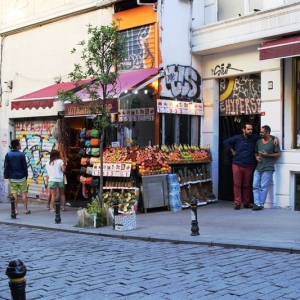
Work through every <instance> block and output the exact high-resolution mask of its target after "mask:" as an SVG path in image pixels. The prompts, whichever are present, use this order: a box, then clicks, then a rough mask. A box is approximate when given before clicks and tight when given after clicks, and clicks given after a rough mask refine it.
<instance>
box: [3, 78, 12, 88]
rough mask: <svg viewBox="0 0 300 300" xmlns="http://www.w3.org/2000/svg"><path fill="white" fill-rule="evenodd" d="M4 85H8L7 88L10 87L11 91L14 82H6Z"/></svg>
mask: <svg viewBox="0 0 300 300" xmlns="http://www.w3.org/2000/svg"><path fill="white" fill-rule="evenodd" d="M4 83H6V84H7V87H8V88H9V89H10V90H12V88H13V81H12V80H8V81H5V82H4Z"/></svg>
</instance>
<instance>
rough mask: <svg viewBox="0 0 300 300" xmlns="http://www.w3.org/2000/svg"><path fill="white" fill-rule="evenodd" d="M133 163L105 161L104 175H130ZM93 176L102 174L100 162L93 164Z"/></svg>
mask: <svg viewBox="0 0 300 300" xmlns="http://www.w3.org/2000/svg"><path fill="white" fill-rule="evenodd" d="M130 172H131V164H125V163H117V164H113V163H105V164H103V176H107V177H130ZM92 175H93V176H100V175H101V167H100V163H95V164H93V174H92Z"/></svg>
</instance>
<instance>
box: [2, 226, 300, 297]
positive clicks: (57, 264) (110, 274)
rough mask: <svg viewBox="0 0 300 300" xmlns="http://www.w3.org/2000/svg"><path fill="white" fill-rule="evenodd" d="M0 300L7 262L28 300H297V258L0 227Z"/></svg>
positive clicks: (5, 294)
mask: <svg viewBox="0 0 300 300" xmlns="http://www.w3.org/2000/svg"><path fill="white" fill-rule="evenodd" d="M1 228H2V238H1V240H2V242H1V245H0V253H1V256H0V257H1V274H0V280H1V281H0V299H10V289H9V286H8V281H9V280H8V277H7V276H6V274H5V271H6V268H7V266H8V263H9V261H10V260H12V259H16V258H19V259H21V260H22V261H23V262H24V264H25V265H26V267H27V274H26V283H27V285H26V296H27V300H30V299H31V300H32V299H51V300H53V299H72V300H74V299H84V300H87V299H95V300H96V299H243V300H244V299H267V300H271V299H281V300H282V299H300V296H299V295H300V272H299V265H300V255H299V254H288V253H284V252H266V251H262V250H249V249H228V248H222V247H206V246H196V245H195V246H193V245H190V244H171V243H166V242H165V243H163V242H161V243H160V242H147V241H141V240H122V239H114V238H103V237H100V236H99V237H98V236H90V235H85V234H77V233H66V232H59V231H49V230H42V229H31V228H26V227H16V226H9V225H2V226H1Z"/></svg>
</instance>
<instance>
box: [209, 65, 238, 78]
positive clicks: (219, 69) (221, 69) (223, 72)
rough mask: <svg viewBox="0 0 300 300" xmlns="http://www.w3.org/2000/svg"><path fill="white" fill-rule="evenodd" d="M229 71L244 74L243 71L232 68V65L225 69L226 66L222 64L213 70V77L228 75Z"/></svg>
mask: <svg viewBox="0 0 300 300" xmlns="http://www.w3.org/2000/svg"><path fill="white" fill-rule="evenodd" d="M229 69H231V70H235V71H239V72H243V70H240V69H236V68H233V67H231V64H227V66H226V67H225V64H221V65H216V66H215V68H214V69H211V75H214V76H215V75H217V76H221V75H227V74H228V70H229Z"/></svg>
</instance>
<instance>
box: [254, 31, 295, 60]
mask: <svg viewBox="0 0 300 300" xmlns="http://www.w3.org/2000/svg"><path fill="white" fill-rule="evenodd" d="M258 50H259V59H260V60H265V59H273V58H284V57H293V56H300V36H292V37H288V38H284V39H280V40H275V41H270V42H266V43H263V44H261V46H260V47H259V48H258Z"/></svg>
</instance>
